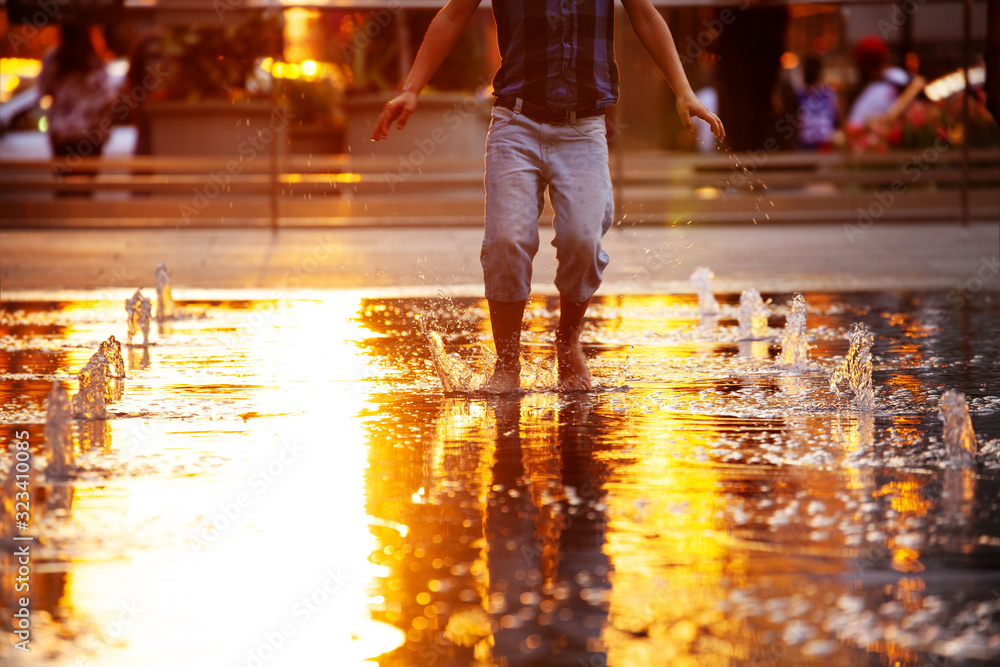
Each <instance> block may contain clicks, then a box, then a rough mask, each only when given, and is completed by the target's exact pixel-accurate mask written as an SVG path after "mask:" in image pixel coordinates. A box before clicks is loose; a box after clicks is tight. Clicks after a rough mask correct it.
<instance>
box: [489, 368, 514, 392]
mask: <svg viewBox="0 0 1000 667" xmlns="http://www.w3.org/2000/svg"><path fill="white" fill-rule="evenodd" d="M520 388H521V369H520V368H500V367H499V366H498V367H497V368H496V369H494V371H493V375H491V376H490V379H489V381H488V382H487V383H486V387H485V390H486V391H487V392H488V393H490V394H512V393H514V392H515V391H517V390H518V389H520Z"/></svg>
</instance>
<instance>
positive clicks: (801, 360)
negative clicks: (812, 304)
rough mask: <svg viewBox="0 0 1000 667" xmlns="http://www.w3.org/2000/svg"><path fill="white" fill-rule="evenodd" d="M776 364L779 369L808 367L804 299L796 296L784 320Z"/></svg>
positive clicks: (798, 295) (799, 295)
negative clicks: (779, 351)
mask: <svg viewBox="0 0 1000 667" xmlns="http://www.w3.org/2000/svg"><path fill="white" fill-rule="evenodd" d="M776 364H777V365H778V366H779V367H781V368H791V369H794V370H803V369H805V368H807V367H808V366H809V339H808V338H807V337H806V298H805V297H804V296H802V295H801V294H796V295H795V297H794V298H793V299H792V310H791V311H790V312H789V313H788V317H786V318H785V330H784V331H783V332H782V334H781V353H780V354H779V355H778V358H777V360H776Z"/></svg>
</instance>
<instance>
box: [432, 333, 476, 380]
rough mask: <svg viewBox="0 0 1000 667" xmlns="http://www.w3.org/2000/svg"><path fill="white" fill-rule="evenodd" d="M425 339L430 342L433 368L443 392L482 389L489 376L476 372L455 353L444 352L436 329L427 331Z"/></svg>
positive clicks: (442, 343)
mask: <svg viewBox="0 0 1000 667" xmlns="http://www.w3.org/2000/svg"><path fill="white" fill-rule="evenodd" d="M427 340H428V342H429V343H430V348H431V361H432V363H433V364H434V370H436V371H437V374H438V377H440V378H441V385H442V386H443V387H444V391H445V393H468V392H474V391H482V390H483V388H484V387H485V386H486V383H487V382H488V381H489V378H488V377H487V376H486V375H484V374H482V373H477V372H476V371H475V370H474V369H473V368H472V367H471V366H469V365H468V364H467V363H466V362H465V360H463V359H462V358H461V357H460V356H458V355H457V354H455V353H448V352H446V351H445V349H444V342H443V341H442V340H441V334H439V333H438V332H436V331H428V332H427Z"/></svg>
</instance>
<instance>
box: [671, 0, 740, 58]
mask: <svg viewBox="0 0 1000 667" xmlns="http://www.w3.org/2000/svg"><path fill="white" fill-rule="evenodd" d="M749 6H750V0H743V3H742V4H740V5H738V6H736V7H726V8H724V9H722V11H720V12H719V17H718V18H714V19H712V20H711V21H710V20H708V19H704V20H703V21H702V22H701V24H702V25H703V26H704V27H703V28H702V29H701V30H700V31H699V32H698V34H697V35H695V36H694V37H691V36H690V35H688V38H687V39H686V40H685V42H684V44H683V46H682V48H678V49H677V50H678V55H680V57H681V62H682V63H684V64H685V65H690V64H692V63H694V62H695V61H697V60H698V56H700V55H701V54H702V53H703V52H704V51H705V49H707V48H708V47H710V46H712V44H714V43H715V41H716V40H717V39H719V37H720V36H721V35H722V32H723V31H724V30H725V29H726V26H730V25H732V24H733V23H735V22H736V19H737V12H742V11H744V10H746V9H747V7H749Z"/></svg>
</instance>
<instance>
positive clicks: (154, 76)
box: [53, 63, 167, 178]
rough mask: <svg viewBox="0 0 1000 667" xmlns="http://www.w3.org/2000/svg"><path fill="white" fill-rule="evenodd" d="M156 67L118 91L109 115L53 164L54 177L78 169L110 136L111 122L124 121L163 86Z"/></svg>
mask: <svg viewBox="0 0 1000 667" xmlns="http://www.w3.org/2000/svg"><path fill="white" fill-rule="evenodd" d="M160 67H161V65H160V63H156V64H154V65H150V66H148V67H147V68H146V73H145V76H144V77H143V79H142V81H141V82H140V83H139V84H137V85H135V86H133V87H132V88H131V89H129V90H125V91H122V92H121V93H119V95H118V96H117V97H116V98H115V99H114V101H112V103H111V105H110V113H109V114H108V115H107V116H105V117H104V118H102V119H101V120H100V122H99V123H98V125H97V127H95V128H92V129H90V130H88V131H87V132H85V133H84V135H83V139H81V140H80V141H79V142H77V143H76V144H75V145H74V146H71V147H70V148H69V155H67V156H65V157H61V158H59V159H58V160H54V161H53V163H54V166H53V170H54V171H55V175H56V176H57V177H59V178H62V177H64V176H66V175H67V174H69V173H71V172H72V171H73V170H74V169H76V168H77V167H79V166H80V163H81V162H82V160H83V158H85V157H89V156H91V155H94V154H95V153H96V152H97V150H98V148H99V147H101V146H103V145H104V144H105V142H107V140H108V137H110V136H111V130H112V128H113V127H114V125H115V121H119V122H120V121H123V120H125V119H126V118H128V116H129V113H130V112H131V111H132V110H134V109H135V108H136V107H138V106H139V105H140V104H142V103H143V102H144V101H145V100H146V98H147V97H149V95H150V93H152V92H153V91H155V90H156V89H157V88H159V87H160V86H161V85H162V84H163V82H164V81H165V80H166V77H167V72H166V71H165V70H162V69H160Z"/></svg>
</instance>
